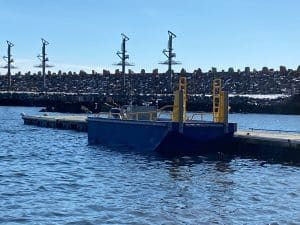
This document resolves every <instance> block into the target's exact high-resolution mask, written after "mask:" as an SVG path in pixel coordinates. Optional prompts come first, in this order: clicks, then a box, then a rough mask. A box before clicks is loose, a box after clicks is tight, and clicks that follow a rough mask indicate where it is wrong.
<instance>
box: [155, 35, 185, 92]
mask: <svg viewBox="0 0 300 225" xmlns="http://www.w3.org/2000/svg"><path fill="white" fill-rule="evenodd" d="M168 35H169V40H168V49H164V50H163V51H162V53H163V54H164V55H165V56H166V57H167V60H166V61H164V62H160V63H159V64H164V65H168V71H167V73H168V74H170V90H171V91H172V65H178V64H181V63H180V62H177V61H174V60H173V58H175V57H176V53H175V52H173V50H174V49H173V39H174V38H176V35H175V34H174V33H172V32H171V31H168Z"/></svg>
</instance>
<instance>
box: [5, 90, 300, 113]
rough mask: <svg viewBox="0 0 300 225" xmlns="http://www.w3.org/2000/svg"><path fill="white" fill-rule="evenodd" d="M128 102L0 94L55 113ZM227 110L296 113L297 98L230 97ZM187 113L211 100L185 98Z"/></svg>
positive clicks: (160, 101)
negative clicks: (186, 99)
mask: <svg viewBox="0 0 300 225" xmlns="http://www.w3.org/2000/svg"><path fill="white" fill-rule="evenodd" d="M133 100H134V103H137V104H142V103H145V102H151V103H152V104H157V105H158V107H162V106H164V105H172V104H173V95H169V94H156V95H155V94H152V95H151V94H147V95H136V96H134V98H133ZM128 101H129V97H128V96H127V95H122V94H119V95H106V94H98V93H61V92H6V91H2V92H0V105H7V106H40V107H45V111H57V112H72V113H82V112H84V113H85V112H100V111H107V110H108V108H109V107H108V106H107V103H108V104H110V105H124V104H127V103H128ZM230 107H231V109H230V111H231V112H233V113H275V114H298V115H299V114H300V95H294V96H292V97H290V98H277V99H255V98H250V97H241V96H235V97H231V98H230ZM187 109H188V110H189V111H204V112H211V109H212V100H211V97H209V96H205V95H191V94H189V95H188V102H187Z"/></svg>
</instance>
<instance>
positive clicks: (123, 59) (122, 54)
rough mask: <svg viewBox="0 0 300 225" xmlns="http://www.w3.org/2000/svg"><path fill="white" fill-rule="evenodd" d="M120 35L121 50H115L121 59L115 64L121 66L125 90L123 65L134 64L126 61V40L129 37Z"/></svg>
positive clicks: (124, 82)
mask: <svg viewBox="0 0 300 225" xmlns="http://www.w3.org/2000/svg"><path fill="white" fill-rule="evenodd" d="M121 36H122V43H121V51H118V52H117V56H119V58H120V59H121V62H119V63H115V64H114V65H115V66H122V75H123V88H124V90H125V87H126V79H125V67H126V66H134V65H133V64H131V63H128V62H127V61H126V60H127V59H129V55H128V54H126V53H127V51H126V42H127V41H129V37H127V36H126V35H125V34H123V33H122V34H121Z"/></svg>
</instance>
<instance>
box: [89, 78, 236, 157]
mask: <svg viewBox="0 0 300 225" xmlns="http://www.w3.org/2000/svg"><path fill="white" fill-rule="evenodd" d="M186 87H187V85H186V78H185V77H180V78H179V85H178V89H177V90H176V91H175V93H174V104H173V106H171V107H172V108H173V111H172V113H170V118H166V117H165V116H161V115H162V114H163V113H162V112H164V109H160V110H158V109H157V108H155V107H153V106H152V107H151V106H133V105H128V106H124V107H121V108H113V109H111V111H110V112H109V113H108V115H107V116H106V117H104V116H103V115H101V114H100V115H94V116H90V117H88V118H87V123H88V142H89V144H91V145H105V146H111V147H117V148H118V149H122V148H124V147H125V148H127V149H128V148H129V149H134V150H135V151H139V152H147V151H158V152H161V153H167V154H198V153H209V152H213V151H214V152H215V151H222V150H224V149H225V148H230V143H231V141H232V138H233V134H234V132H235V131H236V129H237V124H236V123H228V93H227V92H226V91H223V90H222V82H221V80H220V79H216V80H214V81H213V121H202V120H195V119H194V118H195V114H194V115H192V114H191V115H190V117H188V116H187V113H186V98H187V94H186V91H187V90H186ZM163 115H165V114H163Z"/></svg>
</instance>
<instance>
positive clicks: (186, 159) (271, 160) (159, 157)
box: [88, 145, 300, 172]
mask: <svg viewBox="0 0 300 225" xmlns="http://www.w3.org/2000/svg"><path fill="white" fill-rule="evenodd" d="M88 147H89V148H90V149H93V150H95V151H93V154H94V155H95V157H97V154H99V151H102V152H101V154H102V153H103V151H104V152H105V153H106V154H110V155H114V154H121V155H122V156H123V157H128V158H134V159H136V160H138V159H139V160H144V161H148V162H153V161H158V162H161V161H162V162H164V161H168V162H172V164H173V165H174V167H180V166H193V165H194V164H201V163H212V162H213V163H216V164H217V165H218V166H219V167H218V168H217V170H218V171H224V172H225V171H227V169H228V168H226V165H227V164H228V163H230V162H231V161H232V160H235V159H247V160H253V161H257V162H259V165H260V166H264V165H266V164H282V165H287V166H296V167H300V161H298V160H297V158H292V157H284V156H282V155H277V156H276V155H274V154H270V153H269V154H255V149H254V150H252V152H253V153H251V150H249V149H248V150H247V152H241V150H239V151H232V153H228V152H230V151H226V153H224V152H222V151H213V153H202V154H188V155H182V154H165V153H160V152H157V151H137V150H135V149H132V148H127V147H125V146H119V147H107V146H101V145H100V146H91V145H88Z"/></svg>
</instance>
